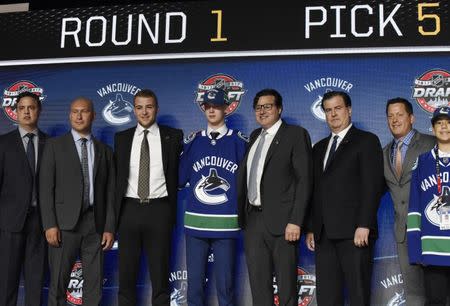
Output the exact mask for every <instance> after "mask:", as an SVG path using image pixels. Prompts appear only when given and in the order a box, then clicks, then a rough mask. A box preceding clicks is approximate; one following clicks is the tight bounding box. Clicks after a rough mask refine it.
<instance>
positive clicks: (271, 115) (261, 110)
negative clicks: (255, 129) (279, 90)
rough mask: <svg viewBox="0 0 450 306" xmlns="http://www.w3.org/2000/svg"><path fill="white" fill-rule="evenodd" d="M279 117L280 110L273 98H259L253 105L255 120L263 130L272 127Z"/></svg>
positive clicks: (268, 96)
mask: <svg viewBox="0 0 450 306" xmlns="http://www.w3.org/2000/svg"><path fill="white" fill-rule="evenodd" d="M280 116H281V108H278V106H277V105H276V104H275V97H274V96H270V95H267V96H261V97H259V99H258V102H257V103H256V105H255V118H256V122H258V123H259V124H260V125H261V127H262V128H263V129H265V130H267V129H269V128H270V127H271V126H272V125H274V124H275V123H276V122H277V121H278V120H279V119H280Z"/></svg>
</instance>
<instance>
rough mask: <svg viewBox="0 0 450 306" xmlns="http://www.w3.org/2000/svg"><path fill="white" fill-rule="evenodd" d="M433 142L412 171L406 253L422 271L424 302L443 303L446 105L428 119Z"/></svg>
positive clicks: (447, 227)
mask: <svg viewBox="0 0 450 306" xmlns="http://www.w3.org/2000/svg"><path fill="white" fill-rule="evenodd" d="M431 124H432V126H433V133H434V135H435V136H436V139H437V144H436V146H435V147H434V148H433V149H432V150H431V151H429V152H427V153H424V154H422V155H420V156H419V158H418V160H417V162H416V164H415V166H414V168H415V169H414V170H413V173H412V178H411V192H410V198H409V212H408V224H407V233H408V254H409V261H410V263H411V264H420V265H422V267H423V271H424V283H425V298H426V302H425V305H446V300H447V296H448V294H449V291H448V286H449V285H450V182H449V180H450V107H441V108H437V109H436V110H435V111H434V113H433V118H432V119H431Z"/></svg>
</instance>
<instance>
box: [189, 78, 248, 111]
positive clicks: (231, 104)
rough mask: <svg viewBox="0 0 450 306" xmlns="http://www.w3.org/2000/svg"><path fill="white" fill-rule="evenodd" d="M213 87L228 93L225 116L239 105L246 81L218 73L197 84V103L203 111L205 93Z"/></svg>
mask: <svg viewBox="0 0 450 306" xmlns="http://www.w3.org/2000/svg"><path fill="white" fill-rule="evenodd" d="M211 89H222V90H223V91H225V93H226V103H227V105H228V107H227V109H226V110H225V116H229V115H231V114H232V113H234V112H235V111H236V109H237V108H238V107H239V105H240V103H241V100H242V97H243V95H244V93H245V90H244V83H242V82H241V81H238V80H236V79H235V78H234V77H232V76H230V75H227V74H224V73H217V74H214V75H211V76H209V77H207V78H206V79H205V80H203V81H202V82H200V84H198V86H197V92H196V97H195V103H197V105H198V106H199V108H200V109H201V111H203V112H204V111H205V109H204V108H203V106H202V103H203V101H204V96H205V93H206V92H207V91H209V90H211Z"/></svg>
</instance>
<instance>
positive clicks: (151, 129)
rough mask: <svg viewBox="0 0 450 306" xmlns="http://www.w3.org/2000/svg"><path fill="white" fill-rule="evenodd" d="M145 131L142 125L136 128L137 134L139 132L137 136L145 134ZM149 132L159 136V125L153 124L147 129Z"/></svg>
mask: <svg viewBox="0 0 450 306" xmlns="http://www.w3.org/2000/svg"><path fill="white" fill-rule="evenodd" d="M144 130H145V128H144V127H143V126H142V125H140V124H139V123H138V125H137V127H136V132H137V134H138V135H141V134H143V133H144ZM147 130H148V132H149V133H150V134H153V135H158V131H159V127H158V124H157V123H156V122H155V123H153V124H152V125H150V126H149V127H148V128H147Z"/></svg>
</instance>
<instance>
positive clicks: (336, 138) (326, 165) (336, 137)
mask: <svg viewBox="0 0 450 306" xmlns="http://www.w3.org/2000/svg"><path fill="white" fill-rule="evenodd" d="M338 139H339V136H338V135H334V136H333V143H332V144H331V148H330V152H329V153H328V159H327V163H326V164H325V168H324V170H325V169H327V168H328V166H329V165H330V163H331V160H332V159H333V156H334V153H336V147H337V141H338Z"/></svg>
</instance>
